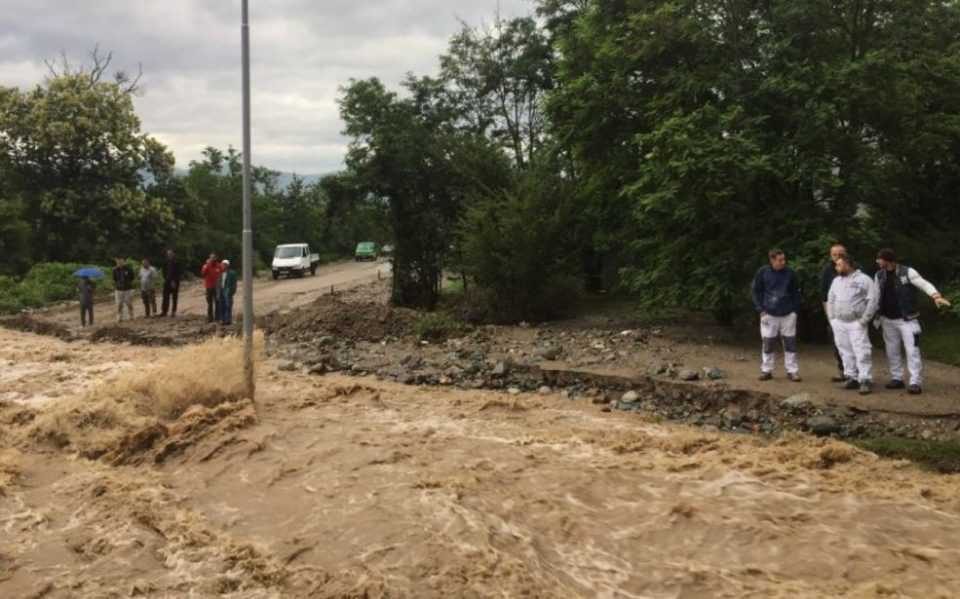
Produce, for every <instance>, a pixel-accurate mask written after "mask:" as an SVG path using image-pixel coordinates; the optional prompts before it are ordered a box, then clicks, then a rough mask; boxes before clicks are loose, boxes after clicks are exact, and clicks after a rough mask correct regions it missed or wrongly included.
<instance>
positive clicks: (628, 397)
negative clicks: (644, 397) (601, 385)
mask: <svg viewBox="0 0 960 599" xmlns="http://www.w3.org/2000/svg"><path fill="white" fill-rule="evenodd" d="M620 401H622V402H623V403H634V402H638V401H640V394H639V393H637V392H636V391H627V392H626V393H624V394H623V395H621V396H620Z"/></svg>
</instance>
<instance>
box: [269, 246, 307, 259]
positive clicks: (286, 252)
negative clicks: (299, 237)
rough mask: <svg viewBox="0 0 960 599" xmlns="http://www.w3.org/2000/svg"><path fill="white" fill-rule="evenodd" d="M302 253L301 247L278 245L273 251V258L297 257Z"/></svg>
mask: <svg viewBox="0 0 960 599" xmlns="http://www.w3.org/2000/svg"><path fill="white" fill-rule="evenodd" d="M302 254H303V248H300V247H278V248H277V249H276V251H274V252H273V257H274V258H299V257H300V256H301V255H302Z"/></svg>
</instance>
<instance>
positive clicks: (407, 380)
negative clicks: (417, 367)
mask: <svg viewBox="0 0 960 599" xmlns="http://www.w3.org/2000/svg"><path fill="white" fill-rule="evenodd" d="M416 381H417V377H416V376H414V375H413V374H412V373H409V372H404V373H403V374H401V375H400V376H398V377H397V382H398V383H402V384H404V385H412V384H414V383H415V382H416Z"/></svg>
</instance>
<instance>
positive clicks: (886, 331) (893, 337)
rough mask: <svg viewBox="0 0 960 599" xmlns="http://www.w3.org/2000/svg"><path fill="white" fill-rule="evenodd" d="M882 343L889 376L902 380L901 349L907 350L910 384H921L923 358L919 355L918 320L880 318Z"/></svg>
mask: <svg viewBox="0 0 960 599" xmlns="http://www.w3.org/2000/svg"><path fill="white" fill-rule="evenodd" d="M880 326H881V328H882V329H883V344H884V345H885V346H886V348H887V364H888V365H889V367H890V378H892V379H895V380H898V381H902V380H903V350H906V352H907V367H908V368H909V369H910V384H911V385H922V384H923V359H922V358H921V357H920V322H919V321H918V320H903V319H902V318H898V319H896V320H892V319H890V318H881V319H880Z"/></svg>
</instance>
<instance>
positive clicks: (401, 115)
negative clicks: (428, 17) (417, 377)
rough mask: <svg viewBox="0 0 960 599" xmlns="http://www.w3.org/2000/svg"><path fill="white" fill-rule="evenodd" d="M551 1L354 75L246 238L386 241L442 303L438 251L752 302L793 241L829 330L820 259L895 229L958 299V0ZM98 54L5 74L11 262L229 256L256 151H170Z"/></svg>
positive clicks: (473, 309)
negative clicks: (772, 255)
mask: <svg viewBox="0 0 960 599" xmlns="http://www.w3.org/2000/svg"><path fill="white" fill-rule="evenodd" d="M535 11H536V14H535V15H531V16H528V17H519V18H512V19H501V18H499V17H495V18H494V19H493V20H492V21H490V22H489V23H488V24H486V25H482V26H474V25H471V24H464V25H463V26H462V27H461V29H460V31H458V32H456V33H455V34H454V35H453V36H452V37H451V38H450V41H449V44H448V46H447V48H446V49H445V50H444V52H443V53H442V54H441V55H440V56H439V57H438V60H437V67H436V69H435V71H434V72H433V73H417V74H410V75H409V76H408V77H407V78H406V79H405V80H404V81H403V82H402V84H401V85H400V86H399V88H398V89H391V88H389V87H388V86H387V85H385V84H384V83H383V82H382V81H380V80H378V79H375V78H372V79H351V80H349V81H346V82H344V85H343V87H342V89H341V94H340V98H339V105H340V112H341V117H342V119H343V122H344V126H345V128H344V131H345V134H346V135H347V136H348V138H349V139H350V145H349V148H348V152H347V155H346V158H345V168H344V169H343V170H342V171H341V172H337V173H332V174H329V175H327V176H325V177H324V178H323V179H322V180H320V181H319V182H318V183H316V184H312V185H308V184H306V183H304V181H303V180H301V179H299V178H294V179H293V181H292V182H291V183H290V184H289V185H286V186H283V187H281V186H280V185H279V184H278V177H277V173H275V172H273V171H271V170H269V169H268V168H264V167H258V168H256V169H254V178H255V186H254V190H255V193H254V198H253V203H254V211H255V215H256V228H257V234H256V236H255V246H256V247H255V250H256V252H255V253H256V260H257V264H258V265H259V264H263V263H265V262H268V261H269V259H270V254H271V252H272V249H273V247H274V245H275V244H277V243H281V242H306V243H309V244H310V245H311V247H312V248H314V249H315V250H316V251H318V252H319V253H321V254H323V255H326V256H346V255H350V253H351V252H352V251H353V248H354V247H355V245H356V243H357V242H358V241H375V242H378V243H387V242H389V243H391V244H392V245H393V246H394V248H393V252H392V256H391V261H392V265H393V269H392V275H391V276H392V291H391V298H392V301H393V303H394V304H396V305H400V306H407V307H416V308H422V309H427V310H432V309H435V308H436V307H437V306H438V304H439V303H440V300H441V289H442V286H443V284H442V278H443V275H442V273H444V272H449V273H454V274H455V275H456V276H459V277H460V278H461V282H462V287H463V293H462V306H463V310H462V313H463V315H464V317H466V318H467V319H469V320H476V321H497V322H516V321H520V320H529V321H533V320H545V319H550V318H556V317H561V316H564V315H567V314H569V313H571V311H573V310H576V308H577V306H580V305H582V298H583V297H584V294H595V293H598V292H605V293H606V294H617V295H619V296H621V297H625V298H627V300H628V301H630V302H632V303H633V304H635V305H636V306H638V308H640V309H642V310H643V311H644V313H646V314H650V315H657V314H676V313H699V314H706V315H710V316H712V317H713V318H715V319H716V320H717V321H719V322H722V323H727V324H736V325H737V326H745V325H746V323H749V324H750V326H753V323H752V321H751V320H750V318H751V317H752V314H751V310H750V302H749V299H748V288H749V283H750V280H751V278H752V276H753V274H754V272H755V271H756V269H757V268H758V267H759V266H761V265H763V264H764V263H765V261H766V258H765V256H766V251H767V250H768V249H769V248H771V247H782V248H783V249H784V250H786V252H787V255H788V258H789V260H790V263H791V265H792V266H793V267H794V268H795V269H796V270H797V271H798V273H799V275H800V277H801V280H802V282H803V287H804V293H805V307H804V314H802V315H801V322H802V323H803V326H802V328H803V329H804V330H803V331H801V335H806V336H807V337H817V336H818V333H819V332H822V331H825V328H826V326H825V322H824V317H823V314H822V310H821V307H820V301H819V298H818V297H817V296H818V285H817V277H818V275H819V272H820V269H821V268H822V266H823V263H824V259H825V256H826V252H827V248H828V245H829V242H830V241H831V240H834V239H839V240H842V241H843V242H844V243H845V244H846V245H847V247H848V248H849V249H850V250H851V252H852V255H853V256H854V257H855V258H856V259H858V260H859V261H860V262H861V263H862V264H863V265H864V268H865V270H867V271H868V272H869V271H871V270H872V257H873V256H874V255H875V252H876V250H877V249H878V248H879V247H881V246H892V247H894V248H896V249H897V251H898V253H899V254H900V255H901V256H903V257H904V258H905V262H908V263H909V264H911V265H912V266H914V267H916V268H917V269H918V270H920V271H921V272H922V273H923V274H924V275H925V276H926V277H927V278H928V279H930V280H931V281H934V282H936V283H937V284H938V285H939V286H940V287H941V288H943V289H944V290H945V291H946V292H947V295H948V297H951V298H952V299H953V300H955V303H957V304H960V301H957V300H960V297H957V296H956V293H955V291H956V290H958V289H960V212H958V211H957V210H956V209H955V208H956V206H955V204H956V202H955V199H956V198H957V197H958V196H960V83H958V82H960V59H958V56H960V52H958V50H960V33H958V32H960V6H958V5H957V4H956V3H943V2H934V1H932V0H926V1H922V2H907V1H906V0H893V1H891V2H886V3H877V2H839V3H838V2H826V1H825V0H789V1H788V0H777V1H774V2H766V3H756V2H734V3H716V2H708V1H704V0H683V1H681V2H673V1H671V2H667V1H666V0H658V1H654V2H646V3H616V2H614V3H610V2H600V1H599V0H587V1H581V0H539V1H538V2H537V3H536V6H535ZM109 58H110V57H109V55H107V56H104V55H102V54H97V53H96V52H95V53H94V54H93V55H92V56H91V61H92V63H91V64H87V65H86V66H82V67H75V66H74V67H71V66H69V65H68V64H64V65H63V66H62V67H61V68H59V69H54V72H52V73H51V75H50V76H49V77H48V78H47V79H46V80H45V81H43V82H41V83H40V84H39V85H37V86H36V87H35V88H33V89H17V88H9V87H0V217H2V218H0V233H2V235H0V256H2V261H0V274H2V275H6V276H13V277H24V276H25V275H27V273H28V272H29V271H30V268H31V266H33V265H34V264H36V263H44V262H66V263H73V262H81V261H87V262H92V263H105V262H108V261H109V258H111V257H112V256H113V255H115V254H120V255H126V256H138V257H139V256H147V257H151V258H154V259H155V260H156V259H159V257H160V256H161V255H162V251H163V249H164V248H166V247H168V246H172V247H175V248H176V249H177V250H178V252H179V254H180V257H181V258H182V259H183V260H184V263H185V264H186V265H188V268H189V266H190V265H197V264H200V262H201V261H202V259H203V257H204V256H206V254H207V253H208V252H210V251H212V250H216V251H219V252H220V253H221V254H223V255H224V256H226V257H231V258H237V257H238V256H239V253H240V252H239V250H240V248H239V243H240V238H239V235H237V231H239V230H240V218H241V216H240V211H238V210H236V209H235V206H236V201H237V197H239V190H240V186H241V174H240V171H241V169H240V163H241V156H240V154H239V153H238V152H237V151H235V150H233V149H232V148H228V149H226V150H223V149H218V148H212V147H211V148H208V149H207V150H206V151H205V152H204V154H203V158H202V159H200V160H197V161H193V162H191V163H190V164H188V165H186V169H185V170H176V169H175V168H174V166H175V163H174V157H173V155H172V154H171V153H170V152H169V151H168V150H167V149H166V148H165V147H164V146H163V145H162V144H161V143H160V142H158V141H157V140H156V139H154V138H152V137H150V136H149V135H147V134H145V133H143V132H142V131H141V128H140V121H139V119H138V117H137V115H136V112H135V110H134V104H133V99H132V98H133V95H134V94H135V93H137V92H138V88H139V82H138V81H137V80H134V81H131V80H130V79H129V77H127V76H125V75H124V74H123V73H118V74H117V75H116V76H115V77H113V78H111V77H110V76H109ZM147 76H149V74H147ZM102 115H109V116H108V117H103V116H102ZM90 140H96V143H90ZM54 154H55V155H58V156H63V157H64V159H63V160H55V161H50V160H46V159H45V158H44V157H45V156H50V155H54ZM77 165H83V168H78V167H77ZM28 279H29V275H27V278H23V279H21V280H17V281H16V282H11V281H10V280H9V279H6V280H4V282H3V283H2V286H3V289H5V290H6V291H3V297H5V298H7V299H5V300H4V301H5V304H4V306H7V308H6V309H11V307H12V308H13V309H16V307H18V306H29V305H35V304H36V303H37V302H41V301H44V300H46V299H47V298H53V297H59V296H60V295H61V294H60V293H59V292H52V291H51V292H50V293H47V292H46V291H38V290H37V289H36V287H35V284H34V283H33V282H30V280H28ZM14 288H15V290H13V291H11V289H14ZM10 298H13V299H10ZM956 314H957V313H956V312H954V315H953V316H952V317H949V318H948V317H946V316H944V317H942V318H941V317H939V316H938V317H937V318H936V319H930V320H929V322H928V324H927V325H926V330H925V335H926V337H925V339H926V340H927V341H926V343H927V348H928V350H929V351H930V352H932V355H934V356H936V357H938V358H939V359H942V360H946V361H951V362H957V361H958V358H957V357H956V356H957V355H958V353H957V351H956V349H955V348H954V342H952V339H953V338H954V337H955V335H953V334H952V333H951V334H949V335H948V334H946V333H943V332H942V331H940V330H938V328H939V327H942V329H943V330H944V331H955V330H956V327H958V326H960V325H958V324H957V323H956V321H954V320H951V318H955V317H956Z"/></svg>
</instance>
